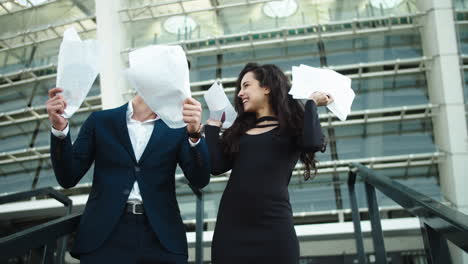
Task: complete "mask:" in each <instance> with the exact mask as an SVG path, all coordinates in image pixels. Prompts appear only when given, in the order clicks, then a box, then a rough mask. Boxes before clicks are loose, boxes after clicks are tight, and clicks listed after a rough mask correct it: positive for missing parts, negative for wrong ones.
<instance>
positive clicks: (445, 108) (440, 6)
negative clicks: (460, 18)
mask: <svg viewBox="0 0 468 264" xmlns="http://www.w3.org/2000/svg"><path fill="white" fill-rule="evenodd" d="M417 5H418V7H419V9H420V10H422V11H423V12H426V15H425V16H423V17H422V18H421V21H420V24H421V25H422V28H421V30H422V32H421V36H422V40H423V41H422V42H423V51H424V55H425V56H426V57H430V58H432V60H431V61H430V62H429V63H428V65H427V68H430V70H428V71H427V73H426V76H427V80H428V90H429V97H430V100H431V103H433V104H438V105H440V108H439V109H438V111H437V113H434V114H433V125H434V138H435V142H436V144H437V146H438V148H439V149H440V150H442V151H443V152H445V153H446V158H445V159H444V160H441V161H440V162H439V171H440V183H441V189H442V193H443V194H444V196H445V197H446V198H447V199H449V201H450V202H451V203H452V204H453V205H454V206H455V207H456V208H457V209H458V210H460V211H461V212H463V213H465V214H466V213H468V196H467V195H466V186H468V177H466V176H467V175H466V162H467V160H468V135H467V124H466V117H465V105H464V102H463V85H462V84H463V76H462V73H461V65H460V56H459V51H458V46H457V43H458V42H457V36H456V28H455V27H456V24H455V18H454V13H455V12H454V9H453V6H452V1H449V0H445V1H440V0H418V1H417ZM450 248H451V255H452V259H453V263H456V264H461V263H468V254H466V253H464V252H463V251H462V250H459V249H458V248H457V247H454V246H451V247H450Z"/></svg>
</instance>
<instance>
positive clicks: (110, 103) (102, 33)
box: [95, 0, 128, 109]
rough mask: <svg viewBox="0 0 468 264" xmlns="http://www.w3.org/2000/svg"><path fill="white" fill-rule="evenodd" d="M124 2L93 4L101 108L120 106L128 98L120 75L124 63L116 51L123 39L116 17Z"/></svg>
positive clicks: (109, 0)
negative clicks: (100, 47)
mask: <svg viewBox="0 0 468 264" xmlns="http://www.w3.org/2000/svg"><path fill="white" fill-rule="evenodd" d="M124 2H126V1H124V0H99V1H95V3H96V17H98V19H99V23H97V39H98V41H99V42H100V44H101V46H102V47H105V48H102V49H101V61H100V67H101V72H100V81H101V82H100V84H101V96H102V107H103V109H109V108H114V107H117V106H120V105H122V104H123V103H124V102H125V101H126V100H127V99H128V98H125V94H126V93H127V91H128V87H127V82H126V80H125V77H124V75H123V70H124V69H125V64H124V61H123V60H122V56H121V55H120V51H121V50H122V49H123V48H124V43H125V40H126V33H125V27H124V25H123V24H122V22H121V20H120V17H119V13H118V12H119V10H121V9H122V5H123V3H124Z"/></svg>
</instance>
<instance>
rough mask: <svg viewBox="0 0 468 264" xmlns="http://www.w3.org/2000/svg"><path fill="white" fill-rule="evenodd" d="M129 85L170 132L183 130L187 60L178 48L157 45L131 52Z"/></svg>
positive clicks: (188, 87)
mask: <svg viewBox="0 0 468 264" xmlns="http://www.w3.org/2000/svg"><path fill="white" fill-rule="evenodd" d="M129 61H130V68H129V69H127V71H126V75H127V78H128V80H129V82H130V83H131V84H132V86H133V87H134V88H135V89H136V91H137V93H138V94H139V95H141V97H142V98H143V100H144V101H145V102H146V104H147V105H148V106H149V107H150V108H151V109H152V110H153V111H154V112H155V113H156V114H158V115H159V116H160V117H161V119H162V120H163V121H164V122H165V123H166V124H167V125H168V126H169V127H171V128H180V127H183V126H185V123H184V122H183V119H182V108H183V101H184V99H185V98H187V97H191V93H190V82H189V71H188V64H187V58H186V57H185V53H184V51H183V50H182V48H181V47H180V46H167V45H157V46H149V47H145V48H142V49H138V50H135V51H132V52H130V54H129Z"/></svg>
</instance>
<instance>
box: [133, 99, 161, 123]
mask: <svg viewBox="0 0 468 264" xmlns="http://www.w3.org/2000/svg"><path fill="white" fill-rule="evenodd" d="M132 115H133V103H132V100H130V101H129V102H128V107H127V121H132V120H133V121H136V120H134V119H132ZM159 118H160V117H159V115H158V114H156V118H153V119H148V120H145V121H143V122H142V123H146V122H154V121H156V120H158V119H159Z"/></svg>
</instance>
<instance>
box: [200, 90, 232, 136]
mask: <svg viewBox="0 0 468 264" xmlns="http://www.w3.org/2000/svg"><path fill="white" fill-rule="evenodd" d="M204 97H205V102H206V104H207V105H208V109H209V110H210V119H213V120H217V121H220V120H221V118H222V116H223V113H224V114H225V118H226V119H225V120H224V122H223V128H224V129H227V128H229V127H231V126H232V124H233V123H234V120H236V117H237V112H236V110H235V109H234V107H233V106H232V104H231V102H230V101H229V98H228V97H227V95H226V93H225V92H224V89H223V85H222V83H218V82H214V83H213V85H211V87H210V89H208V91H206V93H205V95H204Z"/></svg>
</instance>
